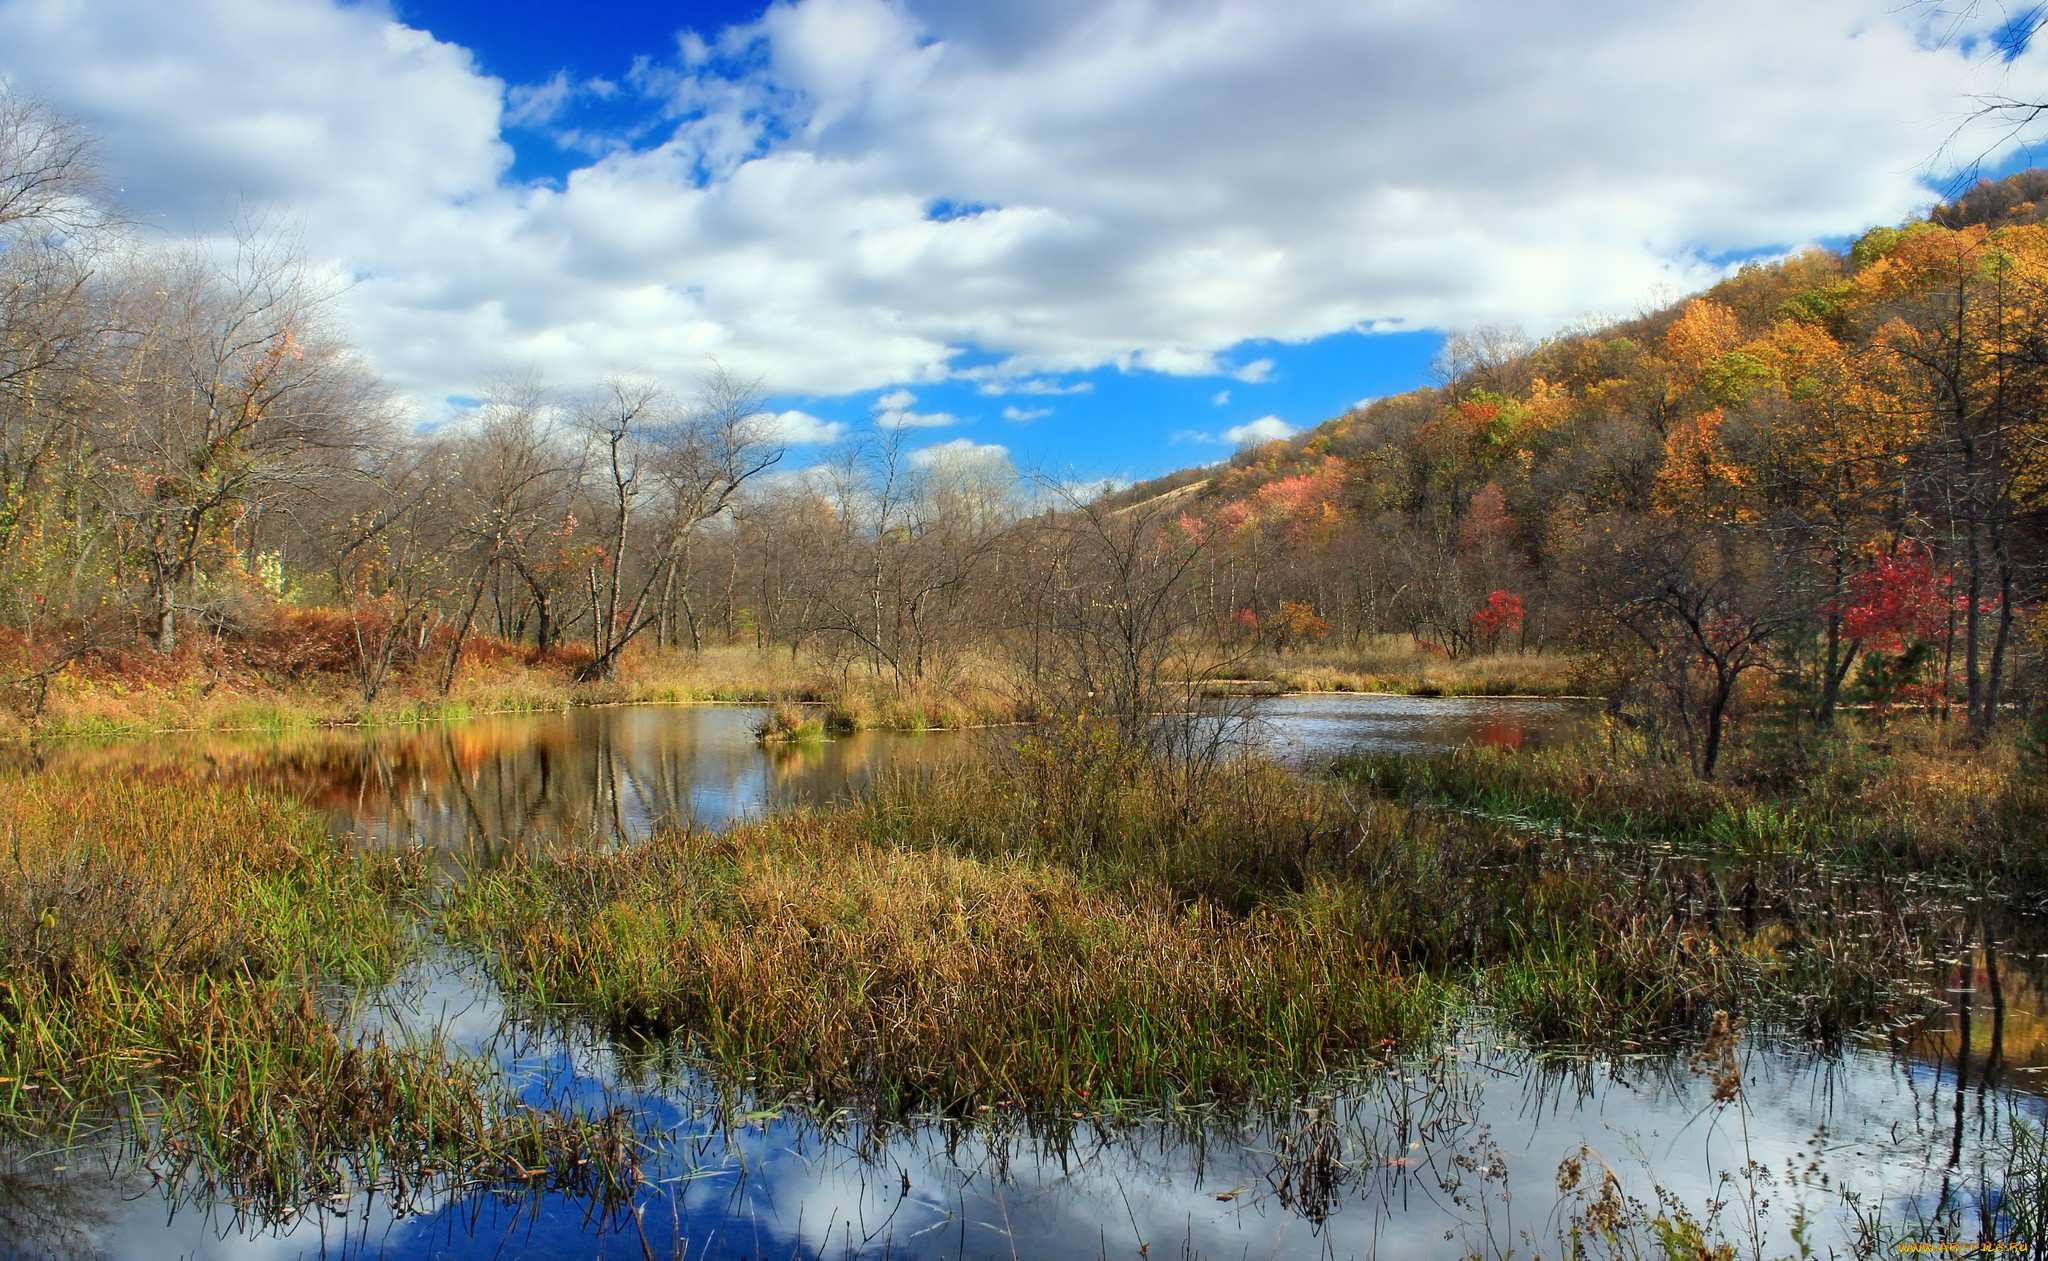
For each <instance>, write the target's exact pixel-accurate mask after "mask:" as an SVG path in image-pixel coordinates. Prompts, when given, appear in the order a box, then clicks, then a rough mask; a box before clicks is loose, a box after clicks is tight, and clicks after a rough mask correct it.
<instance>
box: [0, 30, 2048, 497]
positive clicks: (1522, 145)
mask: <svg viewBox="0 0 2048 1261" xmlns="http://www.w3.org/2000/svg"><path fill="white" fill-rule="evenodd" d="M2009 19H2010V13H2009V12H2008V11H2007V10H2005V9H2001V8H1999V7H1998V6H1997V5H1995V4H1992V3H1988V0H1979V2H1977V3H1963V4H1961V5H1950V6H1948V7H1946V8H1944V7H1941V6H1939V5H1937V4H1924V3H1923V4H1915V3H1904V4H1902V3H1900V2H1899V0H1801V2H1800V3H1798V4H1793V5H1787V4H1783V3H1780V2H1777V0H1772V2H1769V3H1766V2H1764V0H1661V2H1660V3H1658V4H1652V5H1646V4H1641V3H1637V2H1634V0H1579V2H1576V3H1570V2H1564V0H1552V2H1548V3H1535V2H1532V0H1289V3H1286V4H1272V3H1255V2H1248V0H1096V2H1093V3H1089V2H1084V0H957V2H956V0H784V2H780V3H776V4H774V5H772V6H762V5H759V4H747V3H667V4H661V3H620V2H613V0H583V2H581V3H576V4H567V3H545V2H543V0H493V2H491V3H488V4H486V3H475V2H472V0H0V77H4V78H5V79H6V80H7V82H8V83H9V84H10V85H11V86H12V87H13V88H14V89H16V90H18V91H24V92H28V93H30V94H33V95H35V96H37V97H39V98H41V99H42V100H44V101H46V102H48V103H49V104H51V105H53V106H55V107H56V108H58V109H60V110H63V111H65V112H67V113H69V114H71V115H73V116H75V117H77V118H79V119H80V120H81V121H83V122H85V123H86V124H87V125H88V126H89V127H91V128H92V129H93V130H94V131H95V133H96V134H97V135H98V136H99V138H100V141H99V149H98V156H99V160H100V163H101V166H102V169H103V170H104V172H105V176H106V179H107V182H108V183H109V184H110V185H111V186H112V187H114V188H115V189H117V190H118V196H119V198H120V201H121V204H122V206H123V208H124V209H125V210H126V211H127V213H128V214H129V215H130V216H131V217H133V218H134V219H135V220H137V221H138V222H140V223H143V224H145V225H148V229H149V231H151V232H152V233H155V234H157V235H159V236H161V237H164V238H183V237H199V238H204V239H207V240H212V241H222V240H226V239H227V238H228V237H229V235H230V231H231V225H232V223H233V221H234V220H235V219H236V218H237V216H249V215H252V214H255V215H258V216H267V217H268V219H269V221H270V222H272V223H283V224H288V225H289V226H290V229H291V230H292V231H293V232H295V233H297V234H298V235H299V236H300V237H301V238H302V239H303V242H304V248H305V250H306V254H307V257H308V259H309V261H311V262H312V263H313V264H314V265H315V266H316V267H318V268H320V269H322V270H323V271H324V272H325V273H327V274H329V275H330V276H331V277H332V278H333V279H334V282H335V284H336V287H337V291H338V293H339V296H338V298H337V300H336V303H337V310H338V311H339V312H340V314H341V317H342V318H343V320H344V322H345V325H346V328H347V330H348V332H349V334H350V335H351V336H352V338H353V339H354V341H355V342H356V344H357V345H359V346H360V347H361V348H362V350H363V353H364V354H365V355H366V357H367V358H368V360H369V362H370V364H371V366H373V367H374V368H375V369H376V370H377V371H378V372H379V373H381V374H382V375H383V377H384V378H385V379H386V380H387V381H388V382H389V383H390V384H391V385H392V386H393V388H394V389H395V390H396V392H397V394H398V396H399V397H400V398H401V399H403V400H404V401H405V403H406V405H407V406H408V407H409V408H410V411H411V414H412V418H413V420H414V422H415V423H417V424H419V425H421V426H423V427H432V426H438V425H444V424H451V423H453V424H459V423H461V421H462V419H463V417H464V416H465V415H466V414H468V412H469V410H470V409H471V408H473V407H474V404H475V400H476V399H478V398H479V397H481V396H482V395H483V394H484V392H485V391H486V390H487V389H488V388H489V386H490V383H491V382H492V381H494V380H499V379H503V378H505V377H507V376H509V375H519V374H527V373H538V374H539V375H540V376H541V377H543V378H544V379H545V380H546V381H547V382H549V383H550V384H552V385H554V386H556V387H558V388H560V389H561V390H563V391H565V392H569V393H573V392H574V391H576V390H579V389H587V388H589V387H591V386H593V385H594V384H596V383H597V382H599V381H600V380H603V379H605V378H607V377H610V376H615V375H621V374H625V375H635V376H641V377H647V378H652V379H655V380H658V381H661V382H664V383H666V384H668V385H670V386H671V387H672V388H674V389H675V390H676V391H677V392H678V394H679V395H687V393H688V392H689V391H690V389H691V388H692V385H693V383H694V382H696V381H698V380H700V379H701V378H702V376H703V374H704V373H705V372H706V371H707V370H708V369H710V368H711V367H712V366H713V365H717V366H718V367H721V368H723V369H724V370H726V371H728V372H730V373H733V374H735V375H737V376H739V377H742V378H745V379H754V378H758V379H759V380H760V381H761V382H762V385H763V388H764V390H765V391H766V393H767V394H768V395H769V399H770V403H769V406H770V410H771V411H772V412H773V413H774V414H775V415H776V417H777V418H778V419H777V426H778V431H779V432H780V433H781V434H782V435H783V436H784V437H785V439H787V440H788V441H790V442H791V443H792V444H793V445H792V460H791V463H792V464H793V465H799V466H800V465H802V464H804V463H808V462H810V461H812V460H815V459H817V458H821V456H822V453H823V452H824V451H825V449H826V447H827V446H828V445H829V444H830V443H832V442H835V441H843V440H847V439H849V438H854V437H857V436H860V435H863V434H875V433H888V432H894V433H896V434H898V435H900V437H901V438H902V440H903V441H904V442H905V443H906V444H907V445H908V446H909V447H910V448H911V449H914V450H924V449H938V448H952V449H961V450H980V449H986V448H993V447H1000V448H1002V449H1003V451H1004V452H1006V453H1007V454H1009V455H1010V457H1011V458H1012V459H1013V460H1015V461H1016V462H1017V463H1019V464H1020V465H1024V466H1027V467H1031V468H1035V469H1039V470H1042V471H1045V472H1048V473H1055V474H1059V475H1063V476H1080V477H1085V478H1090V479H1092V478H1105V477H1106V478H1142V477H1149V476H1155V475H1158V474H1160V473H1163V472H1167V471H1170V470H1172V469H1175V468H1180V467H1185V466H1188V465H1192V464H1202V463H1207V462H1210V461H1214V460H1218V459H1221V458H1224V457H1226V456H1228V455H1229V454H1230V452H1231V451H1232V450H1233V449H1235V448H1236V447H1238V446H1240V445H1242V444H1245V443H1248V442H1255V441H1259V440H1262V439H1264V438H1269V437H1275V436H1281V435H1285V434H1287V433H1290V432H1294V431H1298V430H1300V429H1304V428H1307V427H1310V426H1313V425H1315V424H1317V423H1319V422H1320V421H1322V420H1324V419H1327V418H1328V417H1330V416H1333V415H1336V414H1339V413H1341V412H1342V411H1344V410H1345V409H1346V408H1348V407H1350V406H1353V405H1355V404H1357V403H1359V402H1361V401H1363V400H1365V399H1369V398H1374V397H1380V396H1383V395H1386V394H1389V393H1394V392H1398V391H1400V390H1404V389H1409V388H1413V387H1414V386H1417V385H1421V384H1426V383H1428V382H1429V380H1430V376H1429V365H1430V362H1431V360H1432V358H1433V356H1434V355H1435V353H1436V351H1437V349H1438V348H1439V346H1440V345H1441V343H1442V339H1443V337H1444V336H1445V335H1446V334H1447V333H1451V332H1455V331H1458V330H1461V329H1469V328H1473V327H1477V326H1480V325H1487V324H1497V325H1514V326H1520V327H1521V328H1523V329H1525V330H1527V331H1528V332H1529V333H1531V334H1532V335H1535V336H1544V335H1548V334H1551V333H1554V332H1556V331H1558V330H1559V329H1561V328H1564V327H1567V326H1568V325H1570V324H1572V323H1573V322H1575V321H1578V320H1582V319H1585V318H1588V317H1591V318H1596V319H1598V318H1612V317H1618V316H1625V315H1628V314H1631V313H1633V312H1635V311H1638V310H1641V309H1644V308H1646V307H1648V306H1652V305H1658V304H1661V303H1662V302H1665V301H1669V300H1670V299H1671V298H1673V297H1675V296H1678V295H1680V294H1683V293H1687V292H1691V291H1695V290H1698V289H1700V288H1703V287H1705V286H1706V285H1709V284H1711V283H1712V282H1713V281H1714V280H1715V279H1717V278H1718V277H1720V276H1721V275H1724V274H1726V272H1727V271H1728V270H1729V269H1731V268H1732V267H1734V266H1736V265H1738V264H1739V263H1740V262H1742V261H1743V260H1745V259H1754V258H1767V257H1771V256H1774V255H1777V254H1780V253H1783V252H1785V251H1787V250H1791V249H1796V248H1799V247H1800V246H1802V245H1804V244H1808V243H1815V242H1819V243H1828V244H1839V243H1840V242H1842V241H1843V240H1846V239H1847V238H1849V237H1850V236H1852V235H1854V234H1856V233H1858V232H1860V231H1862V230H1863V229H1864V228H1865V227H1867V226H1869V225H1871V224H1876V223H1894V222H1898V221H1900V220H1901V219H1903V218H1904V217H1906V216H1909V215H1913V214H1916V213H1919V212H1921V211H1922V210H1924V208H1925V207H1926V206H1927V205H1928V204H1929V203H1930V202H1931V201H1932V200H1934V198H1935V192H1936V190H1939V189H1941V188H1944V187H1947V186H1949V184H1950V182H1951V181H1952V180H1953V179H1954V178H1955V177H1956V175H1957V172H1958V171H1960V170H1965V169H1970V168H1972V167H1977V168H1981V169H1984V170H1989V171H1991V172H1993V173H1997V172H2001V171H2004V170H2007V169H2013V168H2015V167H2017V166H2023V165H2026V164H2028V161H2029V159H2030V157H2031V155H2030V154H2029V153H2027V152H2026V151H2025V150H2023V149H2022V148H2020V147H2018V145H2017V143H2016V139H2015V138H2014V137H2011V136H2008V135H2006V134H2004V133H2003V132H2002V131H2000V130H1998V129H1996V128H1995V127H1990V126H1987V125H1983V124H1971V123H1970V122H1969V121H1968V116H1969V114H1970V111H1971V108H1972V106H1973V104H1974V103H1975V102H1976V101H1978V100H1980V99H1983V98H1984V97H1985V96H1987V95H2008V96H2015V97H2020V98H2023V99H2048V55H2044V54H2042V53H2039V52H2037V51H2035V50H2034V49H2032V48H2031V47H2022V48H2018V49H2014V48H2011V47H2009V46H2001V45H2000V44H1999V43H1998V42H1997V38H1996V37H1997V34H1998V32H1999V30H2000V28H2001V27H2002V26H2003V25H2004V24H2006V23H2007V22H2008V21H2009ZM2025 138H2026V137H2020V138H2018V139H2025Z"/></svg>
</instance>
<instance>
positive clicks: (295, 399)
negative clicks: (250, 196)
mask: <svg viewBox="0 0 2048 1261" xmlns="http://www.w3.org/2000/svg"><path fill="white" fill-rule="evenodd" d="M321 296H322V295H320V294H319V293H318V292H317V290H316V288H315V286H314V285H313V283H312V281H311V279H310V278H309V277H308V276H307V274H306V272H305V269H304V265H303V263H302V260H301V259H300V257H299V255H298V253H297V251H296V248H295V246H294V245H293V244H292V243H291V242H289V241H286V240H283V239H280V238H278V237H276V236H275V235H269V236H266V235H263V234H261V233H247V234H245V235H244V237H243V239H242V241H241V242H240V248H239V249H238V250H237V252H236V254H235V256H234V258H233V259H232V261H231V262H229V263H226V264H221V263H217V262H215V261H214V260H213V259H212V258H210V257H208V256H206V255H204V254H202V253H199V252H197V251H195V250H187V251H183V252H180V253H177V254H174V255H172V256H169V257H167V258H162V259H159V260H157V261H155V262H154V263H152V264H151V265H149V266H148V267H146V268H145V269H143V270H142V274H141V275H140V276H139V277H138V278H137V280H136V282H135V283H133V284H131V285H130V286H129V287H128V288H127V290H126V291H125V292H124V294H123V303H122V305H123V309H124V312H125V315H126V320H127V329H128V331H127V333H126V336H125V338H124V341H125V345H124V348H123V349H124V359H125V362H124V365H123V369H122V374H121V377H120V379H119V380H118V382H117V383H116V384H117V390H116V392H115V393H113V394H112V395H111V396H110V398H109V400H108V402H109V406H108V407H107V409H106V411H105V412H104V414H103V416H102V419H101V422H100V423H101V426H102V433H101V438H100V441H101V445H102V446H104V447H105V448H106V449H107V450H108V451H109V452H110V453H112V454H113V455H114V459H115V466H116V468H117V469H118V471H119V472H120V473H121V474H122V482H121V485H120V487H119V491H120V499H121V506H120V509H119V511H120V513H121V515H122V516H123V518H124V519H125V522H126V529H127V534H128V539H129V551H130V552H131V553H132V554H133V556H134V557H135V559H136V560H137V561H138V562H140V564H141V566H142V568H143V572H144V576H145V582H146V584H147V601H148V605H149V608H150V610H151V612H150V622H151V624H152V626H153V637H154V640H155V643H156V647H157V649H158V651H160V652H170V651H171V650H172V649H173V648H174V647H176V645H177V613H178V610H179V608H180V607H184V608H186V609H187V610H188V611H189V610H191V609H194V608H197V607H198V585H199V581H200V579H201V578H202V576H203V573H204V570H205V569H206V567H207V566H208V564H210V563H212V562H215V561H218V560H220V559H222V558H223V557H224V556H225V555H227V554H229V553H230V552H231V551H232V549H233V541H232V535H233V532H234V530H235V528H236V527H237V526H239V525H240V524H241V523H242V522H243V521H244V520H245V519H247V517H248V516H249V515H250V514H251V513H252V512H253V511H254V510H257V509H259V508H260V507H262V506H263V505H264V504H266V503H269V502H276V501H280V500H285V499H286V497H287V496H288V495H289V494H290V493H291V492H292V491H293V490H294V489H295V488H299V487H301V486H302V484H303V483H304V482H306V481H308V480H311V479H315V478H317V477H319V476H320V475H321V474H322V472H323V471H324V470H326V469H328V468H329V467H331V466H332V465H334V464H335V463H337V462H338V461H345V460H346V459H347V458H348V457H349V456H350V455H351V454H352V453H354V452H356V451H359V450H361V449H363V448H365V447H367V446H370V445H373V444H375V443H376V442H377V441H378V440H379V439H380V438H381V436H382V435H381V434H380V433H379V430H380V429H381V427H382V420H383V404H384V399H383V396H382V394H381V392H380V390H379V389H378V388H377V386H376V385H375V383H374V382H373V381H372V380H371V378H370V377H369V376H368V374H367V373H365V372H364V371H363V370H362V369H361V368H360V366H359V365H358V364H357V362H356V360H355V358H354V356H353V355H352V354H350V352H349V351H348V350H347V348H346V347H345V346H344V345H343V344H342V343H341V342H340V341H339V340H338V339H336V338H334V337H333V336H331V335H330V334H329V333H328V332H327V331H326V329H325V327H324V321H323V318H322V316H323V311H322V305H323V304H322V301H321Z"/></svg>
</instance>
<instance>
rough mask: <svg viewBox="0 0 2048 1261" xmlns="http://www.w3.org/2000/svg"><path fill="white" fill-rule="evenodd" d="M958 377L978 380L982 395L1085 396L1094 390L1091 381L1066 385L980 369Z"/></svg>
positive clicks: (1038, 378)
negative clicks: (1002, 374) (1007, 375)
mask: <svg viewBox="0 0 2048 1261" xmlns="http://www.w3.org/2000/svg"><path fill="white" fill-rule="evenodd" d="M958 375H959V376H960V377H962V378H963V379H966V380H970V381H972V380H980V381H981V392H982V393H983V394H996V395H1002V394H1086V393H1088V392H1089V391H1091V390H1093V389H1094V388H1095V383H1094V382H1093V381H1076V382H1074V383H1073V384H1071V385H1067V384H1063V383H1061V382H1059V381H1048V380H1046V379H1045V378H1043V377H1021V378H1020V377H1006V376H1001V375H996V374H991V373H988V372H986V371H985V370H981V369H970V370H968V371H966V372H962V373H959V374H958Z"/></svg>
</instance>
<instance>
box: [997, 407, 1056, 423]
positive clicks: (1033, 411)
mask: <svg viewBox="0 0 2048 1261" xmlns="http://www.w3.org/2000/svg"><path fill="white" fill-rule="evenodd" d="M1050 415H1052V408H1050V407H1005V408H1004V409H1003V419H1004V420H1007V421H1009V422H1011V423H1012V424H1017V425H1027V424H1030V423H1031V422H1032V421H1034V420H1039V419H1042V418H1044V417H1046V416H1050Z"/></svg>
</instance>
